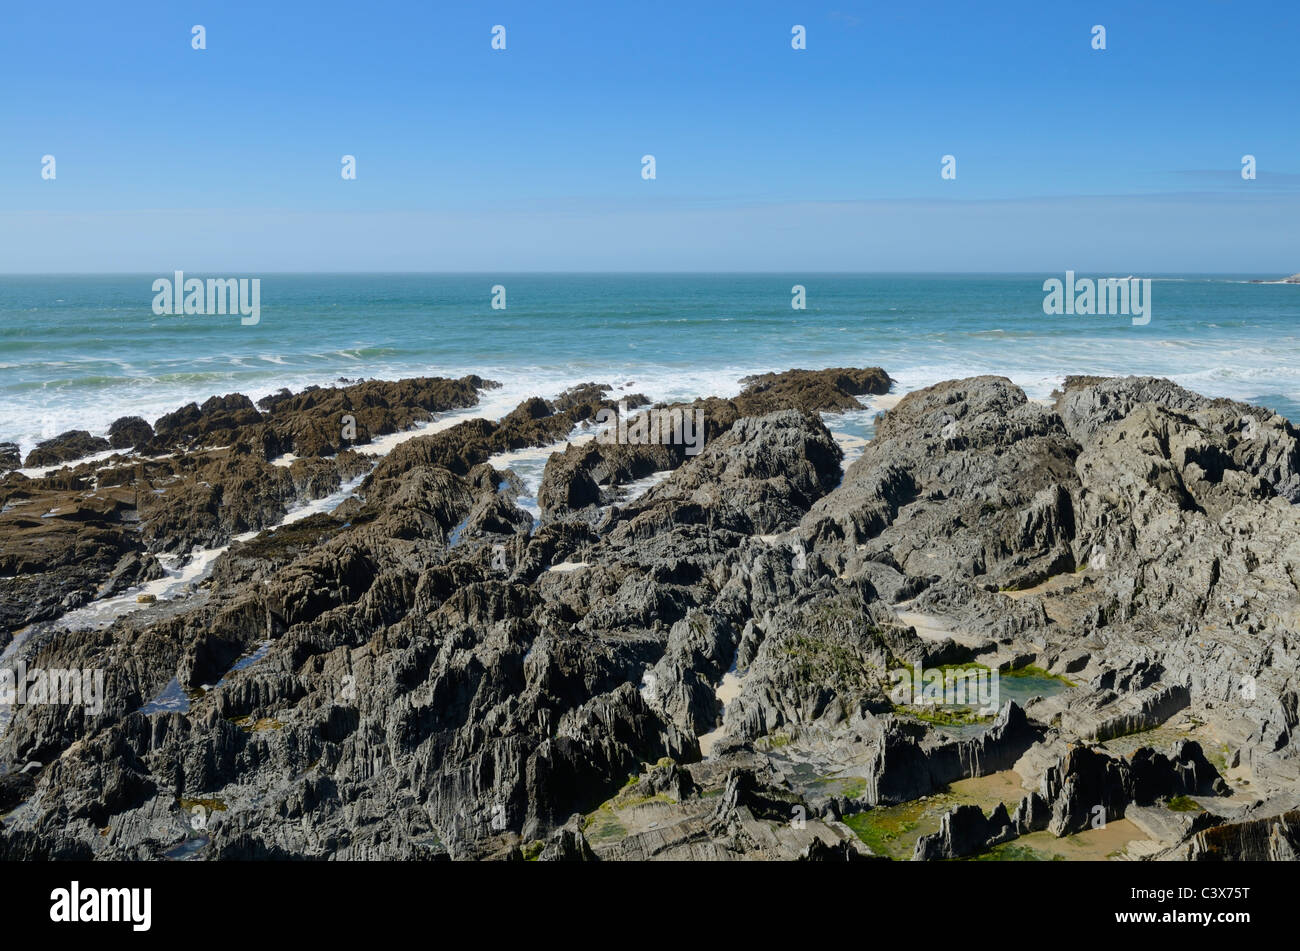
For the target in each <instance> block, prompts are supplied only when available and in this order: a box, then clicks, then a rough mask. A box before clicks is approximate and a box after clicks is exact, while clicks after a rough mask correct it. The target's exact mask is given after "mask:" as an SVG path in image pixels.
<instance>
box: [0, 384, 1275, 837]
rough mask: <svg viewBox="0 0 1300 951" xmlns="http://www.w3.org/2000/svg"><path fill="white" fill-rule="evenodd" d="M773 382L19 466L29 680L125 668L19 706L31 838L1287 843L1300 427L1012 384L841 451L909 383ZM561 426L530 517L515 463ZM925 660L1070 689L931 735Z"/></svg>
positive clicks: (10, 544) (320, 410) (11, 571)
mask: <svg viewBox="0 0 1300 951" xmlns="http://www.w3.org/2000/svg"><path fill="white" fill-rule="evenodd" d="M742 385H743V389H742V391H741V392H740V394H739V395H737V396H736V397H734V398H732V399H717V398H711V399H703V400H697V401H695V402H693V403H691V404H679V405H678V406H676V407H656V408H658V409H666V410H672V409H681V410H689V411H691V412H695V411H699V412H700V413H702V419H703V421H704V434H705V439H704V444H703V449H702V451H701V452H700V453H699V454H698V455H692V454H688V453H687V452H686V451H685V449H684V448H683V446H681V445H678V444H672V443H669V444H639V445H638V444H630V445H629V444H621V445H620V444H608V443H605V442H602V441H600V440H597V439H595V438H592V437H593V436H594V435H595V433H596V431H597V419H598V416H599V414H601V411H602V410H604V411H608V410H610V409H612V408H614V407H615V406H616V405H617V404H619V403H620V402H621V403H623V404H624V406H625V407H633V408H637V407H641V408H645V407H648V406H649V401H648V400H647V399H646V398H645V397H643V396H636V395H631V394H627V393H622V392H618V393H616V392H615V391H614V390H613V388H611V387H609V386H605V385H601V384H596V383H592V384H587V385H584V386H579V387H576V388H574V389H572V390H569V391H567V392H565V393H562V394H552V395H551V396H550V397H549V398H544V397H542V396H537V397H534V398H532V399H529V400H525V401H524V402H523V403H521V404H520V405H519V406H518V407H516V408H515V409H514V410H512V411H511V412H510V413H508V414H507V415H505V416H504V417H502V418H500V419H487V418H481V417H478V416H476V415H475V407H476V405H478V403H479V400H480V396H481V394H482V393H484V392H486V391H489V390H491V389H492V388H494V387H495V386H496V384H494V383H492V382H491V381H488V380H485V379H482V378H480V377H477V376H468V377H464V378H461V379H458V380H450V379H441V378H424V379H414V380H403V381H398V382H384V381H368V382H359V383H353V384H349V385H346V386H340V387H331V388H315V389H309V390H306V391H303V392H301V393H297V394H293V393H289V392H287V391H284V392H281V393H279V394H277V395H275V396H273V397H269V398H267V399H265V400H262V401H261V402H260V403H258V404H254V403H253V402H252V401H251V400H249V399H248V398H247V397H244V396H242V395H239V394H232V395H228V396H225V397H213V398H212V399H210V400H208V401H207V402H205V403H203V404H202V405H195V404H190V405H189V406H186V407H183V408H181V409H179V410H177V411H176V412H174V413H171V414H168V415H167V416H164V417H162V418H160V419H158V420H156V421H154V422H153V423H149V422H148V421H146V420H143V419H139V418H124V419H121V420H118V421H117V422H115V423H114V424H113V426H112V428H111V429H110V430H109V432H108V433H106V434H104V435H103V436H95V435H92V434H91V433H89V432H85V431H74V432H71V433H65V434H63V435H62V436H59V437H57V438H56V439H54V440H50V441H48V442H46V443H42V444H41V445H40V446H38V447H36V448H35V449H34V450H33V451H32V452H30V453H29V454H28V456H27V458H26V459H25V460H22V462H23V469H22V470H20V467H19V461H20V460H19V459H18V455H19V453H18V447H16V446H11V445H0V473H4V475H3V478H2V479H0V651H3V654H2V655H0V668H13V667H15V666H16V665H19V664H22V665H25V669H33V670H35V669H43V670H65V669H66V670H102V671H104V673H105V678H104V682H105V694H104V697H103V703H102V708H101V709H98V710H96V711H93V712H92V711H91V709H90V708H89V707H87V706H85V705H84V704H83V705H67V704H64V705H59V704H40V703H27V704H18V705H15V706H13V707H12V708H10V712H9V715H8V716H7V717H6V718H5V719H3V720H0V858H9V859H36V858H79V859H90V858H96V859H145V860H148V859H159V858H195V859H226V858H230V859H248V858H285V859H288V858H312V859H406V860H416V859H449V858H450V859H484V858H500V859H534V858H537V859H543V860H549V859H588V860H619V859H647V858H667V859H746V858H775V859H796V858H803V859H810V860H845V859H869V858H883V857H888V856H892V857H904V858H913V857H914V858H917V859H937V858H963V857H970V856H977V855H984V856H989V855H993V856H996V855H997V854H998V853H999V850H1007V849H1020V850H1021V851H1022V852H1033V851H1034V850H1035V849H1041V848H1044V847H1045V846H1042V842H1043V841H1044V837H1052V838H1054V839H1060V840H1067V839H1068V840H1071V841H1077V842H1079V843H1081V844H1082V845H1086V844H1087V843H1088V842H1091V841H1094V840H1095V839H1097V837H1098V835H1099V832H1100V831H1101V830H1104V829H1106V828H1107V827H1108V826H1109V827H1111V828H1112V829H1118V830H1120V833H1122V835H1123V836H1130V835H1131V839H1129V840H1127V841H1125V842H1122V843H1121V846H1123V847H1122V848H1119V849H1116V850H1115V855H1114V856H1113V857H1117V858H1129V859H1137V858H1142V859H1152V858H1155V859H1196V860H1205V859H1294V858H1296V857H1297V849H1298V847H1300V758H1297V756H1296V745H1295V744H1293V743H1292V742H1291V740H1292V736H1293V733H1294V731H1295V729H1296V726H1297V723H1298V722H1300V693H1298V690H1297V670H1298V669H1300V647H1298V645H1300V511H1298V510H1297V508H1296V502H1297V500H1298V499H1300V442H1298V441H1297V440H1298V438H1300V435H1298V434H1297V431H1296V429H1295V428H1294V427H1293V426H1292V425H1291V424H1290V423H1289V422H1288V421H1286V420H1285V419H1283V418H1282V417H1280V416H1277V415H1275V414H1273V413H1271V412H1269V411H1267V410H1263V409H1260V408H1258V407H1252V406H1248V405H1245V404H1241V403H1235V402H1231V401H1227V400H1215V399H1208V398H1205V397H1201V396H1199V395H1197V394H1194V393H1191V392H1189V391H1186V390H1184V389H1181V388H1179V387H1177V386H1175V385H1174V384H1172V383H1170V382H1168V381H1166V380H1160V379H1152V378H1137V377H1130V378H1122V379H1121V378H1092V377H1075V378H1070V379H1068V380H1067V381H1066V382H1065V383H1064V385H1063V387H1062V390H1061V391H1060V392H1059V393H1057V394H1056V395H1055V398H1054V400H1053V401H1052V402H1051V404H1050V405H1045V404H1042V403H1036V402H1033V401H1030V400H1028V399H1026V397H1025V395H1024V393H1023V392H1021V391H1020V390H1019V389H1018V388H1017V387H1015V386H1014V385H1013V384H1011V383H1010V382H1009V381H1007V380H1005V379H1002V378H995V377H979V378H973V379H967V380H957V381H950V382H947V383H942V384H939V385H937V386H934V387H930V388H928V389H925V390H920V391H917V392H914V393H909V394H907V395H906V396H904V397H903V398H902V399H901V400H899V401H898V403H897V405H896V406H893V407H892V408H890V409H889V410H888V411H887V412H885V413H884V414H883V415H882V416H880V417H879V419H878V423H877V427H876V431H875V436H874V438H873V439H871V440H870V441H869V442H868V443H867V445H866V447H865V449H864V450H863V452H862V455H861V457H860V458H858V459H856V461H854V462H853V463H852V464H851V465H850V466H848V467H847V469H846V468H845V467H844V466H843V453H842V451H841V448H840V446H839V444H838V443H837V440H836V438H835V436H834V434H833V433H832V432H831V430H830V429H829V428H828V426H827V424H826V421H825V419H824V418H823V414H835V413H842V412H846V411H853V410H859V409H861V408H862V407H863V405H864V404H863V401H864V400H866V399H868V398H874V397H883V396H884V395H885V394H887V393H888V392H889V390H890V387H891V380H890V378H889V376H888V374H887V373H886V372H885V371H884V370H881V369H878V368H865V369H848V368H844V369H832V370H821V371H802V370H791V371H787V372H784V373H774V374H767V375H764V376H761V377H753V378H748V379H746V380H744V381H742ZM832 419H833V417H832ZM383 439H389V440H390V441H389V442H384V443H383V451H377V450H378V449H379V447H380V445H381V442H380V441H382V440H383ZM548 448H549V449H553V450H554V451H553V452H552V453H551V454H550V456H549V458H548V460H547V462H546V466H545V470H544V472H543V474H542V476H541V479H540V484H539V485H537V486H536V487H535V498H536V507H535V511H536V512H538V513H539V517H537V518H535V517H534V515H533V514H531V513H530V511H529V510H528V509H527V508H525V507H523V506H522V501H521V500H522V499H523V498H524V497H525V496H526V495H528V494H529V492H530V491H533V490H531V489H527V488H526V487H525V486H524V484H523V481H522V479H521V478H520V476H519V475H518V473H516V472H513V471H511V470H510V468H509V467H508V466H507V465H505V464H504V463H502V460H503V459H505V458H507V456H508V455H509V454H511V453H519V452H521V451H526V450H527V451H534V450H537V451H540V450H546V449H548ZM87 457H89V458H87ZM649 483H653V484H649ZM647 485H648V487H647ZM636 486H639V487H640V488H639V489H636V490H635V491H633V489H634V487H636ZM196 550H197V551H200V552H205V553H207V554H206V555H205V556H204V557H203V558H199V557H198V556H196V555H195V554H194V552H195V551H196ZM200 564H201V565H202V568H203V570H202V571H198V570H197V567H196V566H198V565H200ZM187 570H191V571H192V574H193V577H192V578H190V579H189V583H188V584H187V585H186V586H184V587H183V588H180V587H178V588H175V589H167V595H170V596H167V595H164V596H162V597H158V598H156V599H155V600H153V601H151V600H150V598H151V597H152V596H151V595H148V594H136V593H137V592H145V591H148V590H150V588H149V586H150V585H161V584H165V583H167V582H168V580H169V579H173V578H176V577H180V576H182V575H184V574H185V572H186V571H187ZM160 590H161V589H160ZM110 604H111V605H115V606H116V607H115V608H114V610H112V611H107V610H104V608H105V606H106V605H110ZM96 611H99V612H100V613H98V614H96V613H95V612H96ZM88 619H89V620H88ZM900 668H907V669H914V670H918V671H919V670H922V669H939V670H954V669H961V670H983V671H988V672H995V673H998V674H1000V675H1002V678H1001V682H1002V683H1003V684H1004V685H1006V686H1008V689H1009V688H1010V685H1011V684H1013V683H1014V682H1015V678H1017V677H1021V678H1026V679H1025V680H1024V681H1023V682H1024V683H1028V684H1032V685H1035V689H1034V690H1030V691H1029V692H1028V694H1027V695H1025V696H1019V697H1018V698H1014V699H1005V698H1004V701H1003V702H1000V703H999V704H998V709H997V712H996V716H993V715H987V716H977V715H973V714H970V712H969V711H962V712H961V713H960V715H949V716H938V715H935V713H934V711H932V710H927V709H922V708H917V707H916V706H914V705H912V704H908V703H901V702H899V701H898V698H897V696H896V695H894V693H893V691H892V690H891V686H892V684H891V673H892V672H894V671H897V670H899V669H900ZM724 684H725V687H722V689H720V685H724ZM1040 686H1041V689H1039V687H1040ZM161 698H170V699H169V700H168V701H167V702H165V703H164V702H160V699H161ZM4 709H5V708H3V707H0V713H2V712H3V710H4ZM706 754H707V755H706ZM993 779H996V780H997V781H998V782H999V784H1000V785H999V786H998V787H997V788H998V793H997V796H994V797H992V798H988V797H985V798H981V796H980V795H976V794H975V793H974V792H970V791H969V790H970V789H972V788H973V787H972V786H971V783H972V782H973V781H980V780H993ZM964 790H966V791H964ZM999 797H1000V798H999ZM995 800H996V801H995ZM1130 830H1131V831H1130ZM1090 837H1091V838H1090ZM1107 841H1109V840H1107Z"/></svg>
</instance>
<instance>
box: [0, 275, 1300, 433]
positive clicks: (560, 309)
mask: <svg viewBox="0 0 1300 951" xmlns="http://www.w3.org/2000/svg"><path fill="white" fill-rule="evenodd" d="M170 276H171V275H170V274H166V275H164V274H149V275H143V274H142V275H112V276H90V275H85V276H0V405H3V412H2V413H0V441H13V442H18V443H19V444H20V445H21V446H22V449H23V452H24V454H25V453H26V452H27V451H29V450H30V449H31V448H32V447H33V446H34V445H35V443H36V442H37V441H38V440H39V439H41V438H47V437H49V436H52V435H55V434H57V433H59V432H62V431H64V430H67V429H72V428H78V429H89V430H91V431H92V432H95V433H102V432H103V431H104V430H105V429H106V428H107V426H108V424H109V422H111V421H112V420H113V419H115V418H116V417H118V416H122V415H128V414H134V415H141V416H144V417H146V418H148V419H149V420H150V421H152V420H153V419H155V418H156V417H157V416H159V415H161V414H162V413H164V412H169V411H171V410H172V409H175V408H176V407H177V406H180V405H181V404H183V403H186V402H188V401H190V400H198V401H202V400H203V399H205V398H207V397H208V396H211V395H213V394H225V393H232V392H242V393H246V394H248V395H249V396H251V397H253V398H254V399H257V398H260V397H261V396H264V395H266V394H267V393H270V392H273V391H275V390H277V389H279V388H280V387H284V386H287V387H289V388H291V389H297V388H300V387H302V386H305V385H308V384H312V383H315V384H322V385H324V384H329V383H331V382H333V381H336V380H338V379H339V378H340V377H343V378H347V379H349V380H353V379H357V378H361V377H378V378H389V379H396V378H400V377H403V376H414V375H448V376H459V375H461V374H465V373H479V374H482V375H484V376H487V377H490V378H493V379H496V380H499V381H501V382H502V383H504V384H505V385H506V386H505V389H504V390H503V391H501V393H500V394H498V395H499V397H500V399H499V401H498V400H497V399H494V403H497V402H499V403H500V405H502V406H506V407H507V408H508V406H510V405H513V402H515V401H517V400H518V399H521V398H523V397H524V396H527V395H534V394H535V395H541V396H552V395H554V394H555V393H557V392H559V391H560V390H561V389H563V388H564V387H565V386H568V385H571V384H573V383H577V382H584V381H596V382H603V383H610V384H614V385H622V384H625V383H631V384H632V385H631V386H630V387H629V390H635V391H641V392H644V393H646V394H647V395H649V396H650V397H652V398H654V399H676V398H683V397H693V396H697V395H710V394H714V395H730V394H734V393H736V392H737V391H738V390H739V388H740V387H739V383H738V381H739V379H740V378H741V377H742V376H744V375H746V374H749V373H756V372H765V371H771V370H784V369H790V368H792V367H804V368H820V367H826V366H881V367H884V368H885V370H887V371H888V372H889V374H890V375H891V376H893V377H894V378H895V379H896V380H897V381H898V389H899V390H900V391H907V390H911V389H915V388H918V387H921V386H926V385H929V384H931V383H935V382H938V381H940V380H944V379H950V378H954V377H960V376H969V375H973V374H979V373H997V374H1002V375H1005V376H1008V377H1010V378H1011V379H1012V380H1014V381H1015V382H1016V383H1018V384H1020V385H1021V386H1023V387H1024V388H1025V390H1026V391H1027V392H1028V393H1029V395H1030V396H1047V395H1048V394H1049V393H1050V392H1051V390H1052V388H1053V387H1054V386H1055V385H1056V384H1058V383H1059V382H1060V380H1061V378H1062V377H1064V376H1065V375H1066V374H1070V373H1091V374H1130V373H1138V374H1155V375H1160V376H1168V377H1170V378H1172V379H1174V380H1175V381H1177V382H1179V383H1182V384H1183V385H1185V386H1188V387H1190V388H1192V389H1194V390H1197V391H1200V392H1203V393H1206V394H1209V395H1213V396H1228V397H1233V398H1236V399H1242V400H1248V401H1250V402H1254V403H1259V404H1261V405H1264V406H1268V407H1270V408H1272V409H1274V410H1276V411H1278V412H1280V413H1282V414H1284V415H1286V416H1288V417H1289V418H1291V419H1293V420H1296V419H1300V331H1298V330H1297V328H1298V327H1300V285H1282V284H1251V283H1249V281H1250V280H1251V279H1252V278H1261V279H1265V280H1276V278H1277V275H1214V276H1208V275H1186V276H1177V275H1168V276H1163V277H1155V276H1153V277H1155V280H1154V283H1153V285H1152V319H1151V322H1150V323H1149V324H1147V325H1146V326H1134V325H1133V324H1132V322H1131V320H1130V319H1129V318H1127V317H1123V316H1048V315H1046V314H1044V313H1043V307H1042V303H1043V297H1044V292H1043V289H1042V284H1043V281H1044V280H1045V279H1047V278H1050V277H1057V278H1061V277H1063V274H1025V275H1005V274H1003V275H965V274H963V275H918V274H898V275H888V274H874V275H842V274H825V275H817V274H789V275H740V274H736V275H634V274H623V275H619V274H600V275H595V274H588V275H577V274H575V275H559V274H556V275H539V274H518V275H508V274H506V275H485V274H470V275H436V274H418V275H417V274H367V275H308V274H267V275H256V274H206V273H198V272H195V273H192V274H187V276H188V277H203V278H207V277H260V278H261V281H262V287H261V320H260V322H259V323H258V324H257V325H255V326H244V325H242V324H241V322H240V319H239V317H238V316H233V317H232V316H180V317H173V316H161V317H160V316H155V315H154V313H153V312H152V306H151V305H152V301H153V296H154V295H153V291H152V284H153V281H154V279H155V278H158V277H170ZM1081 276H1091V277H1104V276H1112V275H1081ZM1113 276H1119V277H1123V276H1125V275H1113ZM498 284H499V285H502V286H504V287H505V289H506V308H505V309H504V310H493V309H492V308H491V306H490V302H491V294H492V288H493V286H494V285H498ZM795 284H801V285H803V286H804V287H805V288H806V294H807V308H806V309H805V310H794V309H792V307H791V288H792V286H793V285H795Z"/></svg>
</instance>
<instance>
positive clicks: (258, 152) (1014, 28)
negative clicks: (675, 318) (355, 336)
mask: <svg viewBox="0 0 1300 951" xmlns="http://www.w3.org/2000/svg"><path fill="white" fill-rule="evenodd" d="M194 24H202V25H204V26H205V27H206V30H207V49H206V50H203V51H196V50H193V49H191V45H190V37H191V27H192V26H193V25H194ZM495 24H502V25H504V26H505V27H506V31H507V49H506V50H505V51H503V52H499V51H493V50H492V49H491V45H490V43H491V32H490V31H491V28H492V26H493V25H495ZM794 24H802V25H804V26H805V27H806V29H807V37H808V39H807V45H808V48H807V49H806V50H803V51H795V50H792V49H791V46H790V31H791V27H792V25H794ZM1094 24H1102V25H1104V26H1105V27H1106V30H1107V49H1106V50H1105V51H1095V50H1093V49H1092V47H1091V43H1090V41H1091V30H1092V27H1093V25H1094ZM1298 28H1300V4H1297V3H1295V2H1294V0H1287V2H1261V3H1252V4H1249V5H1243V4H1240V3H1233V2H1228V0H1191V2H1177V3H1170V2H1163V0H1161V2H1142V3H1137V2H1128V3H1104V2H1103V3H1099V2H1087V3H1085V2H1060V0H1054V2H1050V3H1049V2H1043V0H1037V2H1006V3H996V4H976V3H970V2H968V0H953V2H934V3H925V2H908V3H901V4H883V3H869V4H868V3H857V4H855V3H851V2H847V0H833V2H831V3H803V2H787V3H767V2H743V3H742V2H736V3H714V4H707V5H700V4H688V3H669V2H660V3H655V4H624V3H609V2H605V3H562V4H561V3H545V2H537V0H534V2H529V3H482V4H479V3H472V4H464V5H457V7H456V8H451V5H449V4H439V3H434V2H431V0H420V2H407V0H400V2H399V0H372V2H367V3H352V2H337V0H319V2H314V3H311V4H307V3H274V4H272V3H268V2H265V0H262V2H243V0H236V2H232V0H221V2H217V0H209V2H188V0H166V2H163V0H158V2H150V0H132V2H130V3H123V4H105V3H103V2H101V0H94V2H70V3H61V4H59V6H58V14H57V15H55V14H53V13H51V11H50V9H49V8H47V7H44V6H40V5H28V4H19V3H9V4H6V5H5V7H4V9H3V11H0V90H2V91H3V94H2V95H0V270H3V271H8V272H24V271H155V270H163V271H165V270H170V269H172V268H185V269H187V270H191V271H195V272H198V271H219V270H237V271H240V272H248V273H257V272H261V271H267V272H270V271H283V270H362V271H365V270H483V271H492V270H501V271H519V270H625V271H635V270H777V271H790V270H798V269H804V268H812V269H816V270H822V271H826V270H856V271H889V270H1003V271H1029V270H1039V269H1043V270H1051V271H1059V270H1064V269H1065V268H1073V269H1076V270H1086V269H1090V268H1092V269H1099V270H1100V269H1104V270H1121V271H1124V272H1126V273H1128V272H1134V271H1140V270H1154V271H1212V272H1225V271H1250V272H1261V273H1271V272H1274V271H1279V272H1284V273H1292V272H1294V271H1298V270H1300V226H1297V222H1298V221H1300V123H1297V121H1296V113H1295V107H1296V93H1297V91H1298V90H1300V56H1297V55H1296V39H1295V38H1296V36H1297V35H1298V34H1300V29H1298ZM646 153H652V154H654V155H655V157H656V161H657V174H658V177H657V179H656V180H655V181H652V182H647V181H644V180H642V178H641V174H640V172H641V164H640V159H641V156H642V155H643V154H646ZM1246 153H1250V154H1253V155H1255V156H1256V158H1257V160H1258V168H1259V170H1258V178H1257V179H1256V180H1255V181H1251V182H1246V181H1243V180H1242V178H1241V175H1240V168H1241V157H1242V155H1243V154H1246ZM46 154H52V155H54V156H55V159H56V161H57V179H56V180H54V181H43V180H42V179H41V175H40V170H41V164H40V163H41V157H42V156H43V155H46ZM344 154H352V155H355V156H356V159H357V171H358V174H357V179H356V181H344V180H343V179H342V178H341V177H340V174H339V170H340V159H341V156H343V155H344ZM945 154H951V155H954V156H955V157H956V160H957V178H956V180H955V181H944V180H942V179H941V177H940V174H939V172H940V160H941V157H942V156H943V155H945Z"/></svg>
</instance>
